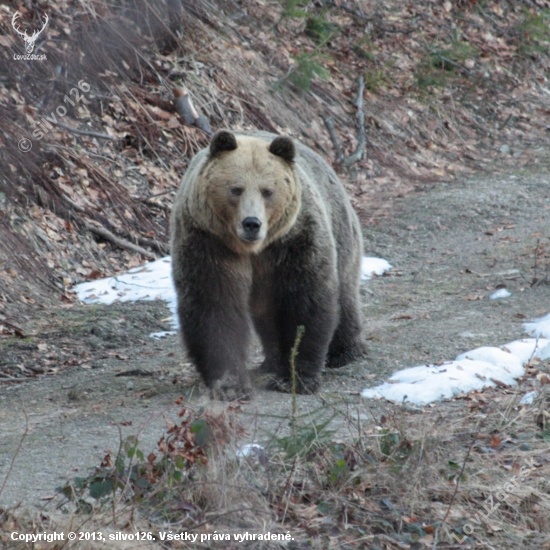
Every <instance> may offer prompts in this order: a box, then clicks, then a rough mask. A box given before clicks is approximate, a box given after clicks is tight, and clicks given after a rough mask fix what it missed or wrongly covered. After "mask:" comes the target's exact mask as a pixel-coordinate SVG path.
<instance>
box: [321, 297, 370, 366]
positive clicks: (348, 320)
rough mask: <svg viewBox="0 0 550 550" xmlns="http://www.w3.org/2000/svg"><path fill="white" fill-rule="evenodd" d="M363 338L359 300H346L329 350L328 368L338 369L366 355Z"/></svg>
mask: <svg viewBox="0 0 550 550" xmlns="http://www.w3.org/2000/svg"><path fill="white" fill-rule="evenodd" d="M366 349H367V348H366V344H365V341H364V340H363V336H362V324H361V312H360V309H359V300H358V299H357V301H355V300H344V303H343V304H342V307H341V311H340V321H339V323H338V327H337V329H336V331H335V333H334V336H333V337H332V341H331V342H330V346H329V349H328V354H327V360H326V367H327V368H329V369H337V368H340V367H343V366H345V365H347V364H348V363H351V362H352V361H355V360H356V359H360V358H361V357H363V356H364V355H365V353H366Z"/></svg>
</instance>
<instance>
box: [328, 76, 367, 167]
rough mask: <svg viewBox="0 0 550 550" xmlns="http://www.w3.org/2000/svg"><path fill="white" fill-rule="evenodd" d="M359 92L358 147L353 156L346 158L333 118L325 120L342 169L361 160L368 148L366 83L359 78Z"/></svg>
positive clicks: (336, 157) (336, 159)
mask: <svg viewBox="0 0 550 550" xmlns="http://www.w3.org/2000/svg"><path fill="white" fill-rule="evenodd" d="M358 85H359V90H358V91H357V99H356V100H355V107H356V108H357V113H356V114H355V117H356V118H357V126H358V130H357V147H356V148H355V151H354V152H353V154H351V155H350V156H349V157H344V153H343V150H342V146H341V144H340V140H339V139H338V136H337V134H336V130H335V128H334V121H333V120H332V118H331V117H327V118H325V119H323V121H324V123H325V126H326V127H327V130H328V133H329V136H330V140H331V141H332V145H333V147H334V150H335V159H334V160H335V162H336V164H338V165H340V166H341V167H342V168H345V169H348V168H349V167H350V166H351V165H352V164H353V163H355V162H357V161H359V160H361V159H362V158H363V154H364V152H365V147H366V146H367V134H366V132H365V111H364V110H363V94H364V92H365V81H364V79H363V77H362V76H361V77H359V82H358Z"/></svg>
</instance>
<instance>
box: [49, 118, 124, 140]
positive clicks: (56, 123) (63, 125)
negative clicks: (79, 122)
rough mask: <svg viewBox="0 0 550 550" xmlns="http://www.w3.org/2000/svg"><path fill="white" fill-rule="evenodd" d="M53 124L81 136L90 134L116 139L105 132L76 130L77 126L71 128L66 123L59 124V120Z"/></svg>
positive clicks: (101, 137)
mask: <svg viewBox="0 0 550 550" xmlns="http://www.w3.org/2000/svg"><path fill="white" fill-rule="evenodd" d="M52 124H53V125H54V126H57V127H58V128H63V130H67V131H68V132H71V133H72V134H79V135H81V136H91V137H95V138H99V139H111V140H112V139H116V138H114V137H113V136H109V135H107V134H100V133H99V132H92V131H91V130H78V129H77V128H71V126H67V125H66V124H61V122H53V123H52Z"/></svg>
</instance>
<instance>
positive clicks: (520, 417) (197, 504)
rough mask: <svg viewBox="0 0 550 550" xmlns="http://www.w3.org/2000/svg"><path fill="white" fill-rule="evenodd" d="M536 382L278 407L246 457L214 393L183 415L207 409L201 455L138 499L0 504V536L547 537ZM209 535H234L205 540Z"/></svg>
mask: <svg viewBox="0 0 550 550" xmlns="http://www.w3.org/2000/svg"><path fill="white" fill-rule="evenodd" d="M540 370H542V371H544V370H547V368H546V367H545V366H544V365H542V366H541V367H540ZM542 390H543V391H541V392H540V393H539V397H538V398H537V400H536V402H535V403H533V404H532V405H519V404H518V398H517V396H518V395H520V394H521V393H523V392H516V391H512V390H506V391H503V390H502V389H492V390H487V391H485V392H484V393H479V394H477V393H474V394H472V395H471V396H468V397H467V398H464V399H459V400H455V401H451V402H446V403H440V404H435V405H433V406H431V407H427V408H424V409H416V408H411V407H408V406H397V405H390V404H387V405H384V406H383V408H382V409H380V408H376V409H374V408H372V409H370V408H368V407H367V406H366V405H365V403H359V404H353V405H352V404H350V403H346V402H344V401H342V400H341V399H340V400H338V401H325V402H324V403H323V405H322V407H320V408H319V409H317V410H316V411H311V412H309V413H307V414H304V415H302V416H297V417H295V418H290V417H289V419H288V421H289V422H288V423H285V426H287V427H286V428H285V429H280V430H279V431H277V433H273V434H271V437H270V438H269V441H268V442H267V443H264V446H265V447H264V449H263V450H261V451H259V452H258V453H251V454H250V455H249V456H248V457H239V453H238V449H239V448H240V447H242V441H241V440H242V437H243V435H244V434H243V430H242V428H241V427H240V424H239V416H240V414H241V412H240V410H239V408H238V407H237V408H235V407H229V408H226V407H225V406H222V405H220V404H217V405H216V404H212V405H210V406H209V407H208V410H207V411H205V412H204V413H203V414H202V415H194V416H193V417H192V418H191V417H190V419H189V422H191V420H192V421H193V422H196V421H200V422H202V421H203V420H204V421H205V424H200V425H201V426H206V431H205V432H204V433H203V434H201V433H200V430H196V431H195V432H194V433H195V436H196V439H195V440H193V443H192V445H191V446H187V447H186V449H187V451H186V452H190V451H189V450H190V449H194V451H193V452H198V450H200V452H199V455H200V454H201V453H203V452H204V455H202V456H204V459H203V460H197V461H195V462H193V460H191V461H186V463H185V466H184V467H183V468H181V470H180V471H181V474H182V475H181V477H179V478H175V477H173V476H172V475H171V472H172V473H173V471H174V470H173V469H170V468H172V467H173V466H174V464H176V463H177V461H176V460H175V457H176V454H177V453H176V454H172V455H171V460H172V463H171V464H168V463H166V462H164V463H163V464H164V465H163V468H159V469H158V470H156V473H155V475H154V476H152V477H151V478H150V484H149V485H148V487H147V490H146V491H144V492H143V493H142V494H141V495H139V497H138V492H137V491H136V487H137V486H138V484H136V483H135V479H134V480H133V481H132V482H128V481H127V480H126V481H127V484H126V485H125V486H124V487H123V489H122V490H118V491H115V492H114V493H110V494H108V495H104V496H102V497H101V498H98V499H95V500H94V499H93V498H90V496H89V493H87V489H89V487H87V488H86V490H82V491H80V492H78V491H77V493H75V495H74V497H73V499H72V501H71V502H67V501H65V503H64V504H62V505H61V506H59V501H57V504H58V507H57V508H56V509H55V510H54V511H52V510H53V508H51V507H50V511H45V512H43V513H42V514H40V515H38V516H34V517H32V518H31V517H29V516H27V515H25V514H24V513H22V512H21V511H17V510H14V511H4V512H3V515H2V516H1V521H2V523H1V530H2V533H4V535H3V537H4V540H6V533H9V532H11V531H15V530H18V531H19V532H27V533H32V532H35V533H40V532H43V531H44V530H47V531H53V530H56V531H64V532H68V531H69V530H73V531H86V532H94V531H98V532H99V531H101V532H102V533H104V535H106V536H109V535H112V536H116V533H117V532H121V533H126V534H131V533H136V532H145V533H147V532H150V533H153V534H154V536H155V538H156V540H153V541H143V542H140V544H139V545H137V544H136V543H134V544H130V545H128V546H125V544H127V543H125V542H123V541H121V540H116V541H112V542H109V541H108V542H107V543H106V545H103V546H101V544H99V543H97V542H96V543H94V542H86V544H84V543H82V542H80V543H78V544H77V543H69V542H65V543H59V542H57V543H51V544H42V545H41V544H39V543H38V544H36V546H34V548H37V549H38V548H44V549H46V548H48V549H55V550H61V549H62V548H63V549H65V548H86V549H87V548H90V549H93V548H105V547H107V548H113V549H114V548H117V549H118V548H166V547H178V548H215V547H220V548H221V547H223V548H241V547H242V544H243V542H241V541H238V540H235V536H236V535H242V534H244V533H246V532H248V533H255V534H259V533H266V532H271V533H282V534H285V533H289V534H290V535H291V536H292V537H293V539H294V542H292V541H291V542H289V543H285V544H286V546H285V545H284V544H283V545H282V546H276V545H275V543H273V542H265V541H259V540H256V541H249V542H247V543H246V544H247V546H249V547H250V548H254V549H263V548H274V547H287V548H299V547H300V548H301V547H308V548H386V549H405V548H410V549H412V548H415V549H422V548H426V549H428V548H429V549H436V548H439V549H443V548H463V547H466V548H487V549H499V550H500V549H508V548H510V549H511V548H521V549H533V550H535V549H537V550H539V549H543V548H550V535H549V534H548V533H549V532H550V486H549V483H548V479H550V465H549V462H550V461H549V456H550V455H549V452H548V448H549V441H550V433H549V430H548V426H547V425H545V424H544V423H542V422H543V421H542V420H541V419H543V418H547V415H548V412H547V409H548V404H549V402H550V394H549V393H548V386H546V385H545V386H542ZM545 411H546V412H545ZM544 415H546V416H544ZM367 417H370V418H367ZM184 418H185V417H184ZM197 419H198V420H197ZM258 420H259V421H261V418H259V419H258ZM187 425H188V426H191V425H192V424H191V423H188V424H186V426H187ZM182 434H184V431H180V435H182ZM203 436H205V437H203ZM186 438H187V439H189V437H188V435H187V436H185V437H183V439H181V441H183V440H184V439H186ZM164 441H165V442H168V441H169V438H167V435H166V434H165V438H164ZM173 441H176V440H173ZM199 443H200V444H199ZM123 447H124V445H122V448H123ZM176 447H177V446H176ZM176 447H174V449H175V448H176ZM180 448H181V447H180ZM158 454H159V455H160V453H158ZM199 455H197V456H199ZM186 456H187V455H186ZM132 457H133V458H132V459H128V457H126V461H127V465H128V471H130V463H132V464H134V465H139V464H141V466H142V467H143V468H146V465H147V462H148V459H145V458H144V459H143V460H142V461H141V462H140V460H138V457H137V455H136V454H132ZM149 463H150V459H149ZM157 463H158V464H160V463H161V462H160V460H157ZM107 470H109V468H107V469H103V470H102V471H107ZM98 471H99V470H98ZM134 471H135V470H134ZM143 471H145V470H143ZM150 471H151V470H150ZM94 476H97V472H95V474H93V475H92V476H90V478H88V479H89V480H92V479H97V477H94ZM168 531H171V532H172V533H189V534H193V535H197V540H196V541H195V542H189V541H172V543H171V544H172V545H168V546H166V542H162V541H161V540H160V539H159V535H158V533H159V532H168ZM214 533H216V534H217V536H220V535H223V536H228V537H230V539H231V540H223V541H221V540H215V539H212V538H211V539H210V540H206V538H207V537H208V535H209V534H210V537H213V536H214ZM201 536H202V537H203V538H204V540H203V541H202V542H201V540H200V537H201ZM277 544H282V543H277ZM304 544H305V545H306V546H303V545H304ZM293 545H294V546H293ZM24 547H25V546H24V545H23V544H20V545H19V546H17V544H15V543H14V545H13V546H10V548H24Z"/></svg>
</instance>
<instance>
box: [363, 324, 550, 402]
mask: <svg viewBox="0 0 550 550" xmlns="http://www.w3.org/2000/svg"><path fill="white" fill-rule="evenodd" d="M524 326H525V330H526V331H527V332H528V333H529V334H530V335H532V336H534V338H524V339H523V340H515V341H514V342H510V343H508V344H505V345H504V346H501V347H499V348H497V347H481V348H476V349H473V350H471V351H467V352H466V353H462V354H460V355H459V356H458V357H457V358H456V359H455V360H454V361H449V362H446V363H444V364H442V365H428V366H419V367H412V368H408V369H404V370H400V371H398V372H396V373H394V374H393V375H392V376H391V377H390V379H389V380H388V382H386V383H384V384H382V385H380V386H376V387H375V388H368V389H366V390H363V391H362V392H361V396H362V397H365V398H385V399H388V400H389V401H395V402H403V401H406V402H409V403H413V404H415V405H426V404H428V403H431V402H432V401H439V400H441V399H446V398H449V397H454V396H456V395H459V394H460V393H465V392H469V391H472V390H481V389H483V388H486V387H488V386H496V385H497V384H500V383H503V384H506V385H508V386H513V385H515V384H516V381H515V379H516V378H519V377H520V376H522V375H523V374H524V373H525V368H524V365H525V364H526V363H528V362H529V361H531V360H532V359H534V358H539V359H547V358H549V357H550V340H549V338H550V315H547V316H546V317H542V318H541V319H537V320H535V321H532V322H529V323H525V325H524ZM534 396H535V392H529V393H528V394H526V395H524V396H523V399H522V400H521V403H522V404H525V403H530V402H532V401H533V398H534Z"/></svg>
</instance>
